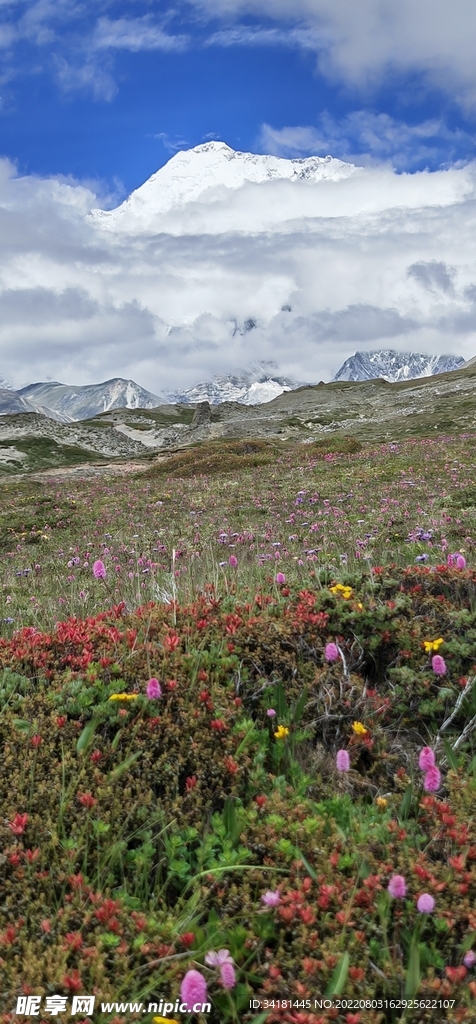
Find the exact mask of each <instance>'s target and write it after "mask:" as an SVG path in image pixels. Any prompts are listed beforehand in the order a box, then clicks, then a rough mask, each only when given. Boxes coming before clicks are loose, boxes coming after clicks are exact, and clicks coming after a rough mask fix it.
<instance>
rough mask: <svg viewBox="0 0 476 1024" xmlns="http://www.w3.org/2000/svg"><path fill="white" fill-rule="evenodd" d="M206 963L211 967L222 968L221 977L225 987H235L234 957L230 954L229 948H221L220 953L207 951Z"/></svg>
mask: <svg viewBox="0 0 476 1024" xmlns="http://www.w3.org/2000/svg"><path fill="white" fill-rule="evenodd" d="M205 963H206V964H208V966H209V967H219V968H220V979H221V983H222V985H223V988H227V989H230V988H234V987H235V985H236V974H235V968H234V967H233V957H232V956H230V951H229V949H219V950H218V953H213V952H210V953H207V954H206V955H205Z"/></svg>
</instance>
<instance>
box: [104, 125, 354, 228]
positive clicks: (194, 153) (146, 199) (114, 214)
mask: <svg viewBox="0 0 476 1024" xmlns="http://www.w3.org/2000/svg"><path fill="white" fill-rule="evenodd" d="M360 170H361V169H360V168H358V167H355V166H354V164H349V163H344V162H343V161H342V160H337V159H335V158H333V157H330V156H326V157H319V156H311V157H306V158H305V159H299V160H286V159H284V158H282V157H277V156H266V155H261V154H257V153H240V152H236V151H235V150H234V149H231V148H230V146H227V145H226V144H225V143H224V142H206V143H205V144H204V145H201V146H195V147H194V148H193V149H186V150H183V151H181V152H180V153H176V155H175V156H173V157H172V159H171V160H169V161H168V163H167V164H165V166H164V167H161V168H160V170H158V171H157V172H156V173H155V174H153V175H152V177H150V178H149V179H148V181H146V182H145V183H144V184H143V185H141V186H140V188H138V189H136V190H135V192H132V193H131V195H130V196H129V197H128V198H127V199H126V200H125V202H124V203H122V204H121V206H118V207H117V208H116V209H115V210H108V211H106V210H93V211H92V213H91V218H92V219H93V221H95V222H96V224H97V225H99V226H101V227H104V228H109V229H111V230H113V231H132V232H135V231H140V232H141V231H148V230H160V223H161V217H162V216H163V215H164V214H165V213H168V212H169V211H170V210H173V209H180V208H181V207H184V206H186V205H187V204H189V203H193V202H194V200H197V199H199V198H200V197H202V196H203V195H204V193H205V192H208V193H210V192H213V191H214V190H215V191H216V190H217V189H218V190H220V189H221V190H222V189H223V188H226V189H238V188H240V186H242V185H243V184H244V183H245V182H255V183H259V182H264V181H269V180H271V179H275V180H276V179H281V180H285V179H287V180H290V181H301V182H302V181H309V182H318V181H328V180H332V181H339V180H340V179H341V178H348V177H349V176H350V175H352V174H355V173H360Z"/></svg>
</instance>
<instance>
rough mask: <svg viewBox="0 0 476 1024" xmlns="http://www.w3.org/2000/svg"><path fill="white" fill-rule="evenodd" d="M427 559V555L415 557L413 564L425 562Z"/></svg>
mask: <svg viewBox="0 0 476 1024" xmlns="http://www.w3.org/2000/svg"><path fill="white" fill-rule="evenodd" d="M429 557H430V556H429V555H427V554H426V553H425V554H424V555H417V556H416V558H415V562H427V561H428V559H429Z"/></svg>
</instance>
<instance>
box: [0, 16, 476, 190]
mask: <svg viewBox="0 0 476 1024" xmlns="http://www.w3.org/2000/svg"><path fill="white" fill-rule="evenodd" d="M356 12H357V13H356ZM475 42H476V13H475V11H474V5H472V4H471V3H470V2H468V0H451V2H448V0H416V2H414V0H412V2H411V3H410V2H409V0H399V3H398V5H395V2H394V0H392V2H391V3H390V2H389V0H359V3H358V4H355V2H352V3H350V0H292V2H291V0H256V2H251V3H247V2H242V0H213V2H210V3H207V2H206V0H204V2H202V3H201V2H198V0H197V2H183V0H178V3H175V4H170V5H169V4H167V3H162V2H157V0H150V2H147V0H145V2H144V0H132V2H113V0H111V2H108V0H94V2H93V0H85V2H82V3H79V2H77V0H54V2H52V0H0V66H1V72H0V97H1V106H0V154H1V155H4V156H7V157H8V158H9V159H10V160H12V161H15V162H16V164H17V166H18V169H19V171H20V173H23V174H26V173H29V174H32V173H33V174H40V175H52V174H56V175H72V176H74V177H75V178H77V179H81V180H85V179H86V180H94V179H101V180H102V181H104V183H107V184H108V185H109V187H110V188H114V187H115V188H116V189H117V195H120V194H121V193H122V192H124V191H126V192H129V191H130V190H132V189H133V188H136V187H137V186H138V185H140V184H141V182H143V181H144V180H146V178H148V177H149V175H150V174H151V173H152V172H153V171H155V170H157V168H158V167H160V166H161V165H162V164H163V163H165V161H166V160H167V159H169V157H170V155H171V154H172V153H173V152H174V151H175V150H176V149H178V148H186V147H190V146H195V145H197V144H199V143H201V142H204V141H206V140H207V139H208V138H219V139H223V140H224V141H226V142H227V143H228V144H229V145H230V146H232V147H233V148H235V149H242V150H251V151H253V152H273V153H275V154H277V155H284V156H307V155H309V154H312V153H317V154H321V155H325V154H326V153H327V152H331V153H332V155H334V156H341V157H342V158H344V159H349V158H353V159H354V160H355V159H356V160H358V161H360V162H364V163H365V162H366V161H372V160H373V161H379V160H390V161H391V162H392V163H393V165H394V166H395V167H396V168H397V169H398V170H416V169H421V168H424V167H429V168H430V169H435V168H438V167H441V166H445V165H448V164H452V163H455V162H456V161H461V160H463V161H465V160H468V159H472V158H473V157H474V155H475V144H476V71H475V70H474V67H473V64H474V63H475V62H474V53H475Z"/></svg>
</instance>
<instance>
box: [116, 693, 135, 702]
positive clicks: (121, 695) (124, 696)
mask: <svg viewBox="0 0 476 1024" xmlns="http://www.w3.org/2000/svg"><path fill="white" fill-rule="evenodd" d="M138 696H139V694H138V693H111V696H110V697H109V700H137V698H138Z"/></svg>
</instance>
